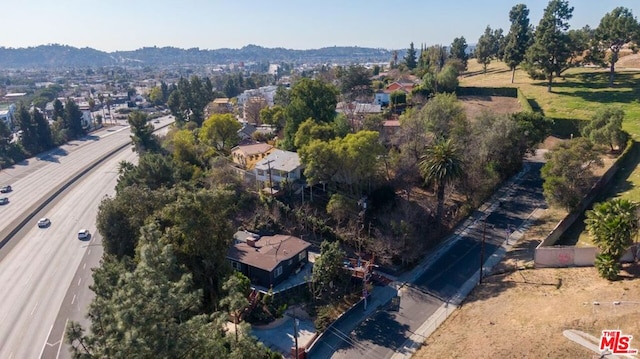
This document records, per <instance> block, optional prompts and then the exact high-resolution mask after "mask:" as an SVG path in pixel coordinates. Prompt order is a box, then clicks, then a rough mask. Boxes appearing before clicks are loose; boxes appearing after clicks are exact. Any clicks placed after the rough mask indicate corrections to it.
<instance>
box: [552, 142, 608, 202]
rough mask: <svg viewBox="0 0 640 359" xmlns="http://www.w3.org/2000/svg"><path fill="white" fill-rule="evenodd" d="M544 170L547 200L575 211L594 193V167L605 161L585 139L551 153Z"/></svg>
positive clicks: (564, 145)
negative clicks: (583, 200)
mask: <svg viewBox="0 0 640 359" xmlns="http://www.w3.org/2000/svg"><path fill="white" fill-rule="evenodd" d="M546 156H547V159H548V160H547V163H545V165H544V166H543V167H542V179H543V180H544V184H543V190H544V197H545V199H546V200H547V202H549V203H550V204H552V205H555V206H558V207H561V208H565V209H567V210H568V211H572V210H574V209H576V208H578V205H579V204H580V202H581V201H582V199H583V198H584V197H585V195H586V194H587V193H588V192H589V190H590V189H591V186H593V183H594V174H593V172H592V170H593V168H595V167H602V159H601V158H600V155H599V153H598V152H597V151H596V150H595V149H594V147H593V144H592V143H591V141H589V140H588V139H586V138H583V137H578V138H574V139H572V140H570V141H568V142H566V143H562V144H560V145H558V146H557V147H556V148H555V149H553V150H552V151H550V152H548V153H547V154H546Z"/></svg>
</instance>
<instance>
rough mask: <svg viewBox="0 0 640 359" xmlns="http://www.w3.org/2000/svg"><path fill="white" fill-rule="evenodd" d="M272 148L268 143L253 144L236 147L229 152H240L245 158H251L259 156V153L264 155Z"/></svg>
mask: <svg viewBox="0 0 640 359" xmlns="http://www.w3.org/2000/svg"><path fill="white" fill-rule="evenodd" d="M272 148H273V146H271V145H270V144H268V143H255V144H252V145H241V146H236V147H234V148H233V149H232V150H231V151H232V152H235V151H242V152H243V153H244V155H245V156H252V155H258V154H261V153H265V152H267V151H269V150H270V149H272Z"/></svg>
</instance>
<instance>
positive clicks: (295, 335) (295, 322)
mask: <svg viewBox="0 0 640 359" xmlns="http://www.w3.org/2000/svg"><path fill="white" fill-rule="evenodd" d="M293 338H294V340H295V343H296V359H298V358H300V355H299V354H298V318H296V313H295V311H294V312H293Z"/></svg>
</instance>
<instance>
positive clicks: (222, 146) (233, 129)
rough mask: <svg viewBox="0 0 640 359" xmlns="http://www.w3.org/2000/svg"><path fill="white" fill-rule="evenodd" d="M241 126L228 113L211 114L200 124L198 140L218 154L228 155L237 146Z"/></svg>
mask: <svg viewBox="0 0 640 359" xmlns="http://www.w3.org/2000/svg"><path fill="white" fill-rule="evenodd" d="M241 128H242V125H241V124H240V122H238V120H236V119H235V117H233V115H232V114H230V113H225V114H213V115H211V116H209V118H208V119H207V120H206V121H205V122H204V123H203V124H202V129H200V132H199V134H198V138H199V139H200V141H202V142H203V143H206V144H208V145H210V146H212V147H213V148H215V149H216V150H217V151H218V152H220V153H229V151H230V150H231V148H232V147H233V146H235V145H237V144H238V142H239V141H240V138H239V137H238V130H240V129H241Z"/></svg>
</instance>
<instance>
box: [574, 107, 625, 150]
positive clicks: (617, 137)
mask: <svg viewBox="0 0 640 359" xmlns="http://www.w3.org/2000/svg"><path fill="white" fill-rule="evenodd" d="M623 119H624V111H622V109H620V108H611V107H604V108H602V107H601V108H599V109H598V110H597V111H596V113H594V114H593V116H592V117H591V121H589V123H588V124H587V125H586V126H585V127H583V128H582V135H583V136H584V137H587V138H589V139H590V140H591V141H592V142H593V143H595V144H599V145H604V146H608V147H609V148H610V149H611V151H614V150H615V148H616V147H618V148H620V149H621V148H623V147H624V146H625V145H626V142H627V140H628V139H629V134H628V133H627V132H625V131H624V130H622V121H623Z"/></svg>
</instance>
